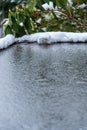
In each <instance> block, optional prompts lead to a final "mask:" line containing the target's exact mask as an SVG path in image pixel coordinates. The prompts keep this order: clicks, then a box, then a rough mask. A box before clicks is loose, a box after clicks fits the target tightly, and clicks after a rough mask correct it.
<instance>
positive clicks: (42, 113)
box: [0, 44, 87, 130]
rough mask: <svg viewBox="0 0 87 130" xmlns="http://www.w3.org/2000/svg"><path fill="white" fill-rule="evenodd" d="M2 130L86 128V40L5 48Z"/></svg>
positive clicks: (0, 62)
mask: <svg viewBox="0 0 87 130" xmlns="http://www.w3.org/2000/svg"><path fill="white" fill-rule="evenodd" d="M0 130H87V45H86V44H84V45H82V44H79V45H75V44H74V45H70V44H61V45H52V46H38V45H32V44H31V45H28V44H20V45H14V46H12V47H10V48H8V49H7V50H4V51H1V52H0Z"/></svg>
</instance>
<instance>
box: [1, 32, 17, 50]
mask: <svg viewBox="0 0 87 130" xmlns="http://www.w3.org/2000/svg"><path fill="white" fill-rule="evenodd" d="M14 41H15V37H14V36H13V35H12V34H8V35H7V36H5V37H4V38H1V39H0V49H4V48H7V47H8V46H10V45H12V44H14Z"/></svg>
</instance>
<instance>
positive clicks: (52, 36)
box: [15, 32, 87, 44]
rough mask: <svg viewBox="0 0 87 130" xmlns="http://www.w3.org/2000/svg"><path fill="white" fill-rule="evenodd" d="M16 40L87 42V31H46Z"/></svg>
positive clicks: (49, 42) (50, 42)
mask: <svg viewBox="0 0 87 130" xmlns="http://www.w3.org/2000/svg"><path fill="white" fill-rule="evenodd" d="M15 41H16V42H25V41H26V42H30V43H31V42H36V43H38V44H52V43H60V42H63V43H64V42H68V43H69V42H72V43H73V42H74V43H75V42H87V33H73V32H45V33H36V34H31V35H25V36H23V37H21V38H16V39H15Z"/></svg>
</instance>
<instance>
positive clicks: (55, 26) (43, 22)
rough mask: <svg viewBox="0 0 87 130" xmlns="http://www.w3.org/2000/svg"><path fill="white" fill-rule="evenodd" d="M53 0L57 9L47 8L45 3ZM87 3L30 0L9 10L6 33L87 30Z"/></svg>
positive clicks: (83, 0) (17, 34) (64, 0)
mask: <svg viewBox="0 0 87 130" xmlns="http://www.w3.org/2000/svg"><path fill="white" fill-rule="evenodd" d="M50 1H52V2H53V5H54V7H55V9H54V10H53V9H48V10H45V9H44V8H43V6H42V4H44V3H48V4H49V2H50ZM83 2H84V3H85V4H87V2H86V1H85V0H73V4H72V6H71V5H70V4H69V2H68V0H28V1H27V3H26V5H25V6H21V7H16V9H15V11H12V10H9V13H8V20H7V21H8V23H7V24H6V25H5V34H9V33H12V34H14V35H15V36H16V37H19V36H23V35H25V34H31V33H35V32H42V31H73V32H76V31H77V32H84V31H87V8H86V6H85V7H84V8H81V7H80V5H81V4H83Z"/></svg>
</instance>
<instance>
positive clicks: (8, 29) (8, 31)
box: [4, 25, 13, 35]
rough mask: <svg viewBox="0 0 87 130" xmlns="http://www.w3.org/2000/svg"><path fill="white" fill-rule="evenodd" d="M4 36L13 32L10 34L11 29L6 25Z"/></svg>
mask: <svg viewBox="0 0 87 130" xmlns="http://www.w3.org/2000/svg"><path fill="white" fill-rule="evenodd" d="M4 32H5V35H7V34H13V32H12V29H11V27H10V26H9V25H8V26H6V28H5V31H4Z"/></svg>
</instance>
